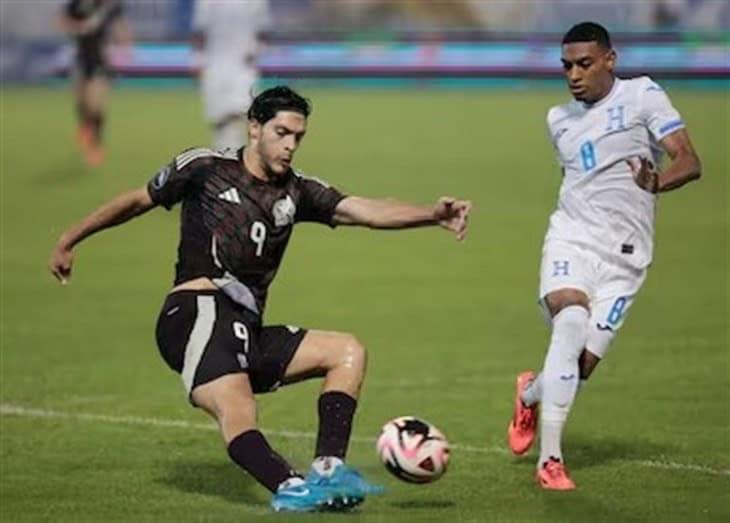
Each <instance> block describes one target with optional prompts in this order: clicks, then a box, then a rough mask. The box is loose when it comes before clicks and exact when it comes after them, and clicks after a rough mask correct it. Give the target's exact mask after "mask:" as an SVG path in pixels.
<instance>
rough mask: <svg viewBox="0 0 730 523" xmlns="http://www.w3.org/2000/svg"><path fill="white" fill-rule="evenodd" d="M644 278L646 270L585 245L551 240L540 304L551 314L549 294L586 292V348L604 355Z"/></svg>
mask: <svg viewBox="0 0 730 523" xmlns="http://www.w3.org/2000/svg"><path fill="white" fill-rule="evenodd" d="M644 279H646V269H635V268H631V267H628V266H626V265H623V264H620V263H616V262H613V261H612V260H610V258H608V257H606V256H601V255H600V254H599V253H597V252H595V251H593V250H591V249H589V248H587V247H584V246H581V245H577V244H573V243H570V242H566V241H561V240H547V241H546V242H545V245H544V246H543V251H542V263H541V265H540V304H541V305H542V307H543V310H544V312H546V317H549V313H547V307H546V305H545V296H547V295H548V294H550V293H551V292H554V291H557V290H559V289H578V290H581V291H583V292H584V293H585V294H586V295H587V296H588V298H589V300H590V306H591V318H590V328H589V334H588V342H587V344H586V348H587V349H588V350H589V351H590V352H592V353H593V354H595V355H596V356H598V357H599V358H603V357H604V356H605V355H606V352H607V351H608V349H609V347H610V346H611V342H612V341H613V337H614V335H615V334H616V332H617V331H618V330H619V329H620V328H621V325H623V322H624V319H625V318H626V313H627V312H628V310H629V308H630V307H631V305H632V303H633V301H634V297H635V296H636V294H637V293H638V292H639V289H641V286H642V284H643V283H644Z"/></svg>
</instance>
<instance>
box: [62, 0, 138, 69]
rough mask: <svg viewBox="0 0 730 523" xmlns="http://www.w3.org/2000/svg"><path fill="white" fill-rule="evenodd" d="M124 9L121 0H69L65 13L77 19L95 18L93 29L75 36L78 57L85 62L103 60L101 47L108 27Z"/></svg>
mask: <svg viewBox="0 0 730 523" xmlns="http://www.w3.org/2000/svg"><path fill="white" fill-rule="evenodd" d="M123 10H124V6H123V4H122V2H121V0H69V2H68V3H67V4H66V14H67V15H68V16H69V17H70V18H72V19H74V20H78V21H83V20H88V19H90V18H92V17H97V18H96V20H97V21H96V24H95V26H94V30H93V31H91V32H89V33H87V34H83V35H79V36H77V37H76V42H77V44H78V46H79V49H78V55H79V59H80V60H82V61H87V62H99V63H103V62H104V53H103V47H104V44H105V43H106V38H107V36H108V33H109V28H110V27H111V25H112V24H113V23H114V21H115V20H116V19H117V18H119V17H120V16H121V15H122V13H123Z"/></svg>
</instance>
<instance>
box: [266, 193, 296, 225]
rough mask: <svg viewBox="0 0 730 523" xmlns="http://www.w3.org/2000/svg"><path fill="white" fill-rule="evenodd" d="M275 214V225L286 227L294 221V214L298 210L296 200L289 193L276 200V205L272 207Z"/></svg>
mask: <svg viewBox="0 0 730 523" xmlns="http://www.w3.org/2000/svg"><path fill="white" fill-rule="evenodd" d="M271 212H272V214H273V215H274V225H276V226H277V227H284V226H285V225H290V224H292V223H294V215H295V214H296V212H297V206H296V205H294V200H292V199H291V196H289V195H288V194H287V195H286V197H285V198H282V199H281V200H276V201H275V202H274V207H273V208H272V209H271Z"/></svg>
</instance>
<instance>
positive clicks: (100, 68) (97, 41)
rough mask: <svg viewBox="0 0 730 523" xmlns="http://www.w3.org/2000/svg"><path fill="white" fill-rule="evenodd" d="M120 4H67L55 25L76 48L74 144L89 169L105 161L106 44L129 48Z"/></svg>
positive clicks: (96, 0) (114, 0)
mask: <svg viewBox="0 0 730 523" xmlns="http://www.w3.org/2000/svg"><path fill="white" fill-rule="evenodd" d="M122 12H123V5H122V2H121V0H69V1H68V2H67V3H66V6H65V7H64V8H63V9H62V11H61V12H60V13H59V16H58V22H59V25H60V27H61V29H63V31H65V32H66V34H68V35H69V36H71V37H72V38H73V39H74V41H75V44H76V59H75V63H74V68H73V77H74V93H75V99H76V115H77V119H78V124H79V127H78V133H77V140H78V143H79V146H80V147H81V149H82V152H83V154H84V158H85V160H86V162H87V164H89V165H90V166H92V167H96V166H98V165H100V164H101V163H102V162H103V160H104V148H103V142H102V131H103V128H104V117H105V111H106V101H107V93H108V91H109V74H110V67H109V63H108V59H107V49H106V47H107V43H108V40H109V38H110V37H111V38H112V39H113V40H114V41H115V42H116V43H118V44H120V45H123V46H129V45H130V44H131V39H132V37H131V31H130V30H129V26H128V25H127V23H126V22H125V20H124V18H123V16H122Z"/></svg>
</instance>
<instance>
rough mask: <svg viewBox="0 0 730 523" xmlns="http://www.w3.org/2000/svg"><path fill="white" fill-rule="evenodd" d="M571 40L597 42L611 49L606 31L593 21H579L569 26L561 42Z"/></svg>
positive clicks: (570, 41)
mask: <svg viewBox="0 0 730 523" xmlns="http://www.w3.org/2000/svg"><path fill="white" fill-rule="evenodd" d="M573 42H597V43H598V45H600V46H601V47H604V48H606V49H611V37H610V36H609V34H608V31H607V30H606V28H605V27H603V26H602V25H601V24H597V23H595V22H581V23H579V24H576V25H574V26H573V27H571V28H570V29H569V30H568V32H567V33H565V36H563V43H564V44H571V43H573Z"/></svg>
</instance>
